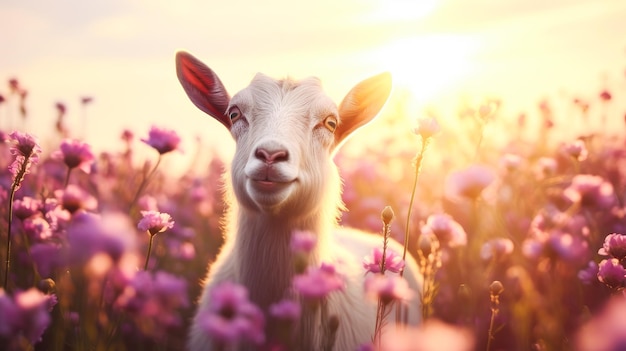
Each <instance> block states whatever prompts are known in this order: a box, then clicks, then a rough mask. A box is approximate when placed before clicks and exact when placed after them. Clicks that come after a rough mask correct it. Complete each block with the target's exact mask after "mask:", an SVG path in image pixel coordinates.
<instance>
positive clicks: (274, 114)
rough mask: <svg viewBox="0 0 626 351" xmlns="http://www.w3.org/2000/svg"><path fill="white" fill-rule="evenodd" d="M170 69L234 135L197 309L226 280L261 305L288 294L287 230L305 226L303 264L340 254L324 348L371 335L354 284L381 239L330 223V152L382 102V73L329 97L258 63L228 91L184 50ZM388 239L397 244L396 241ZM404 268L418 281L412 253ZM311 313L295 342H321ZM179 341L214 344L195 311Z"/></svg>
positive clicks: (333, 171)
mask: <svg viewBox="0 0 626 351" xmlns="http://www.w3.org/2000/svg"><path fill="white" fill-rule="evenodd" d="M176 69H177V75H178V79H179V81H180V82H181V84H182V86H183V88H184V90H185V92H186V93H187V95H188V97H189V98H190V100H191V101H192V102H193V103H194V104H195V105H196V106H197V107H198V108H199V109H200V110H202V111H204V112H205V113H207V114H209V115H211V116H212V117H213V118H215V119H216V120H217V121H219V122H220V123H222V124H223V125H224V126H225V127H226V128H227V129H228V130H229V131H230V133H231V134H232V136H233V138H234V140H235V142H236V150H235V154H234V157H233V160H232V165H231V169H230V186H228V187H227V190H226V192H227V193H228V194H226V195H227V197H228V195H230V197H232V196H234V198H235V199H236V201H231V203H229V210H228V211H227V214H226V215H225V217H226V223H225V231H226V233H225V237H226V242H225V244H224V246H223V247H222V249H221V251H220V253H219V255H218V257H217V259H216V261H215V262H214V263H213V264H212V265H211V266H210V267H209V274H208V276H207V278H206V281H205V287H204V290H203V293H202V296H201V297H200V300H199V307H198V311H200V310H202V309H203V308H205V307H206V306H207V305H208V301H209V297H210V292H211V290H212V288H213V287H215V286H216V284H219V283H221V282H225V281H231V282H235V283H238V284H242V285H243V286H245V287H246V288H247V289H248V291H249V298H250V300H251V301H252V302H254V303H255V304H257V305H258V306H259V307H260V308H261V309H262V310H264V311H267V309H268V307H269V306H270V305H271V304H272V303H275V302H277V301H279V300H281V299H283V298H285V297H286V296H290V295H289V294H290V283H291V280H292V278H293V276H294V274H295V273H294V268H293V263H292V262H293V257H292V253H291V251H290V248H289V243H290V239H291V235H292V232H294V231H295V230H305V231H310V232H312V233H315V234H316V235H317V245H316V247H315V249H314V250H315V251H314V253H313V254H312V255H311V256H310V257H311V258H310V262H309V264H311V265H319V264H320V263H321V262H331V263H332V262H339V261H340V262H341V264H342V267H344V269H343V273H344V274H345V275H346V277H347V283H346V284H347V287H346V289H345V290H344V291H342V292H338V293H333V294H331V296H330V297H329V298H328V301H327V308H328V311H329V315H334V316H336V317H337V318H338V319H339V327H338V330H337V332H336V339H335V343H334V347H333V350H338V351H350V350H356V349H357V347H358V346H359V345H362V344H364V343H367V342H368V341H371V338H372V335H373V331H374V322H375V318H376V317H375V315H376V312H375V310H376V307H375V303H371V302H368V301H366V298H365V294H364V292H363V290H364V288H363V283H364V275H365V274H364V270H363V268H362V264H361V260H362V259H363V257H365V256H366V255H368V254H370V253H371V250H372V249H373V248H374V247H376V246H380V245H382V240H381V237H380V236H378V235H373V234H366V233H361V232H359V231H356V230H354V229H346V228H339V227H338V223H337V220H338V217H339V215H340V211H341V181H340V178H339V173H338V171H337V168H336V165H335V164H334V162H333V160H332V158H333V155H334V154H335V152H336V150H337V149H338V148H339V146H340V145H341V144H342V143H343V142H344V141H345V140H346V138H347V137H348V136H349V135H350V134H352V132H354V131H355V130H357V129H358V128H359V127H361V126H363V125H364V124H366V123H368V122H369V121H370V120H372V119H373V118H374V117H375V116H376V115H377V114H378V112H379V110H380V109H381V108H382V107H383V105H384V104H385V102H386V101H387V98H388V96H389V94H390V92H391V75H390V74H389V73H382V74H379V75H376V76H373V77H371V78H369V79H366V80H364V81H362V82H361V83H359V84H357V85H356V86H355V87H354V88H352V89H351V90H350V92H349V93H348V94H347V96H346V97H345V98H344V99H343V101H342V102H341V104H340V105H339V106H337V105H336V104H335V103H334V102H333V101H332V100H331V99H330V98H329V97H328V96H327V95H326V94H324V92H323V90H322V87H321V83H320V81H319V80H318V79H317V78H307V79H304V80H301V81H295V80H292V79H285V80H274V79H272V78H270V77H268V76H266V75H263V74H261V73H258V74H257V75H256V76H255V77H254V78H253V80H252V81H251V83H250V85H249V86H248V87H246V88H244V89H243V90H241V91H240V92H239V93H237V94H236V95H234V96H233V97H232V99H231V98H230V96H229V94H228V92H227V91H226V89H225V87H224V85H223V84H222V82H221V81H220V79H219V78H218V76H217V75H216V74H215V73H214V72H213V71H212V70H211V69H210V68H209V67H207V66H206V65H205V64H203V63H202V62H201V61H199V60H198V59H197V58H195V57H193V56H192V55H190V54H189V53H186V52H178V53H177V54H176ZM226 182H227V183H228V179H227V180H226ZM390 246H391V248H393V249H395V250H396V252H401V250H402V247H401V246H400V245H399V244H398V243H397V242H393V243H390ZM404 276H405V278H406V279H407V280H408V281H409V286H410V287H411V288H412V289H414V290H417V291H419V290H418V287H419V274H418V273H417V265H416V263H415V261H414V260H413V259H411V258H408V259H407V262H406V268H405V273H404ZM416 300H418V299H416ZM411 310H412V311H419V303H418V302H414V303H412V306H411ZM418 314H419V313H417V312H416V313H413V314H411V315H410V318H409V319H410V322H411V323H413V324H414V323H417V322H418V321H419V316H418ZM319 319H320V317H319V313H309V314H303V315H302V317H301V321H300V324H301V327H300V330H299V334H298V338H297V339H298V340H297V341H296V342H295V348H296V349H298V350H321V349H322V346H321V344H322V342H323V341H324V340H321V339H322V338H323V337H322V336H321V334H320V332H319V329H320V328H319V325H320V323H321V322H320V321H319ZM265 332H266V333H268V334H270V335H269V336H268V337H270V338H271V334H272V333H273V332H275V330H274V331H273V329H272V325H271V321H269V322H268V324H267V325H266V329H265ZM188 346H189V348H190V349H191V350H193V351H200V350H213V349H215V348H216V346H214V345H213V346H212V344H211V340H210V338H209V336H208V335H206V333H204V332H202V330H201V328H200V326H199V325H198V314H196V317H195V318H194V321H193V323H192V326H191V330H190V334H189V340H188ZM248 347H251V346H250V345H248ZM239 349H247V348H245V345H244V346H240V348H239Z"/></svg>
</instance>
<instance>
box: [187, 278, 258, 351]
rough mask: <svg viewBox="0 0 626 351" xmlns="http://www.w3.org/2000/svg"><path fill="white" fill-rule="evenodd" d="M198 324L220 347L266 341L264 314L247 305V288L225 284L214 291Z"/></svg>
mask: <svg viewBox="0 0 626 351" xmlns="http://www.w3.org/2000/svg"><path fill="white" fill-rule="evenodd" d="M197 322H198V324H199V325H200V326H201V328H202V330H204V331H205V332H206V333H207V334H208V335H210V337H211V338H213V339H215V340H216V341H218V342H220V343H223V344H227V345H228V344H236V343H238V342H239V341H249V342H252V343H255V344H262V343H263V342H264V341H265V335H264V328H265V318H264V317H263V312H262V311H261V309H260V308H259V307H257V306H256V305H255V304H253V303H252V302H250V300H249V299H248V291H247V290H246V288H245V287H243V286H241V285H238V284H235V283H231V282H224V283H221V284H220V285H218V286H216V287H215V288H214V289H213V291H212V292H211V298H210V299H209V304H208V305H207V306H206V307H205V308H204V309H202V310H201V311H200V312H199V315H198V317H197Z"/></svg>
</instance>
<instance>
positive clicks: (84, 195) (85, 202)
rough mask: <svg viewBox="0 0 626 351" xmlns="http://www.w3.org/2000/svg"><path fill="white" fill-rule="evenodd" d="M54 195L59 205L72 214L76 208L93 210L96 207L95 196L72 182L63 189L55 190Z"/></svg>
mask: <svg viewBox="0 0 626 351" xmlns="http://www.w3.org/2000/svg"><path fill="white" fill-rule="evenodd" d="M54 195H55V196H56V198H57V199H58V200H59V202H60V203H61V206H62V207H63V208H64V209H66V210H67V211H68V212H70V213H72V214H74V213H76V211H78V210H88V211H93V210H95V209H96V207H98V200H96V198H95V197H93V196H91V194H89V193H88V192H86V191H85V190H83V189H82V188H81V187H79V186H77V185H74V184H70V185H68V186H67V188H65V190H62V189H59V190H56V191H55V192H54Z"/></svg>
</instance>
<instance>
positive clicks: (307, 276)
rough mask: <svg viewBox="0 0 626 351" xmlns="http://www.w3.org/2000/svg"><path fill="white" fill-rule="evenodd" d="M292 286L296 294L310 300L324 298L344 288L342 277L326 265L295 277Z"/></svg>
mask: <svg viewBox="0 0 626 351" xmlns="http://www.w3.org/2000/svg"><path fill="white" fill-rule="evenodd" d="M292 284H293V287H294V289H295V291H296V292H298V293H299V294H300V295H302V296H303V297H305V298H308V299H312V300H317V299H322V298H325V297H326V296H328V294H330V293H331V292H333V291H342V290H343V289H344V288H345V280H344V277H343V276H342V275H341V274H339V273H338V272H337V270H336V269H335V266H333V265H330V264H326V263H322V265H321V266H320V267H319V268H313V267H309V268H308V269H307V271H306V272H305V273H304V274H299V275H296V276H295V277H294V278H293V282H292Z"/></svg>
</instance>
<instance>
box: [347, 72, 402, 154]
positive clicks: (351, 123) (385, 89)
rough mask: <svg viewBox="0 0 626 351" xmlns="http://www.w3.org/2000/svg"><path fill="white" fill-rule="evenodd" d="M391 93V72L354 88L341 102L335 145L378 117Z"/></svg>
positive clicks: (374, 77) (365, 81)
mask: <svg viewBox="0 0 626 351" xmlns="http://www.w3.org/2000/svg"><path fill="white" fill-rule="evenodd" d="M390 93H391V74H390V73H388V72H385V73H381V74H379V75H376V76H373V77H370V78H368V79H366V80H364V81H362V82H360V83H359V84H357V85H356V86H355V87H354V88H352V90H350V92H349V93H348V95H346V97H344V99H343V100H342V101H341V104H339V119H340V122H339V126H337V130H336V131H335V145H339V144H341V143H342V142H343V141H344V140H345V139H346V137H348V136H349V135H350V134H351V133H352V132H354V131H355V130H356V129H358V128H359V127H361V126H363V125H364V124H366V123H367V122H369V121H371V120H372V119H373V118H374V117H376V115H377V114H378V112H380V110H381V109H382V107H383V105H384V104H385V102H386V101H387V98H388V97H389V94H390Z"/></svg>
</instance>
